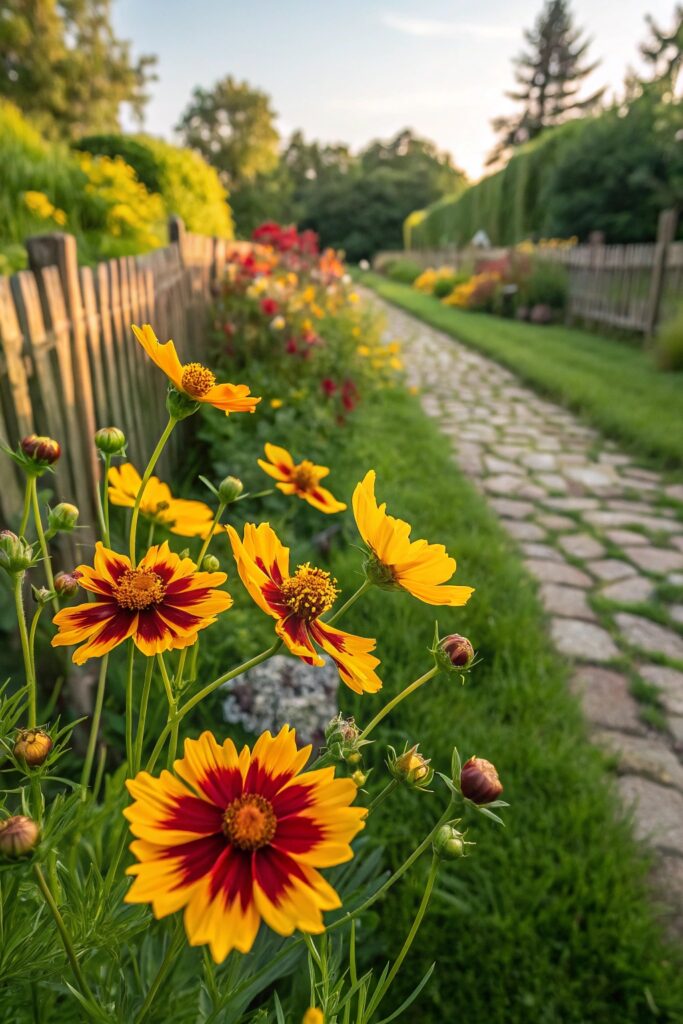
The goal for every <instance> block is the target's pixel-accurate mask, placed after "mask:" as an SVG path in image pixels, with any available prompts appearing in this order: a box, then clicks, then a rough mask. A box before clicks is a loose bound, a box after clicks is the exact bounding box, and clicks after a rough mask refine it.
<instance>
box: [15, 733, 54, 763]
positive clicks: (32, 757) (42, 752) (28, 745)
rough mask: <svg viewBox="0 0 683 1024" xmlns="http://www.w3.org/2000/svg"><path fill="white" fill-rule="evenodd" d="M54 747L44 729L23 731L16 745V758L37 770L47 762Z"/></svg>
mask: <svg viewBox="0 0 683 1024" xmlns="http://www.w3.org/2000/svg"><path fill="white" fill-rule="evenodd" d="M52 746H53V744H52V739H51V737H50V736H49V735H48V734H47V733H46V732H45V731H44V730H43V729H22V730H21V731H20V732H19V735H18V736H17V739H16V742H15V744H14V756H15V757H16V758H17V759H18V760H20V761H25V762H26V764H27V765H29V766H30V767H31V768H37V767H38V766H39V765H41V764H43V763H44V762H45V761H46V760H47V756H48V754H49V753H50V751H51V750H52Z"/></svg>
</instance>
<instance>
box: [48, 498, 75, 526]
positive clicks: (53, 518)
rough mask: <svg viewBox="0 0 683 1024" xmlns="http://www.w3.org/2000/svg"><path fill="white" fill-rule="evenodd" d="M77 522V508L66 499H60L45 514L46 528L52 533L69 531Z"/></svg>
mask: <svg viewBox="0 0 683 1024" xmlns="http://www.w3.org/2000/svg"><path fill="white" fill-rule="evenodd" d="M77 522H78V509H77V508H76V506H75V505H70V504H69V502H68V501H60V503H59V505H55V507H54V508H51V509H50V511H49V512H48V515H47V526H48V530H50V531H51V532H52V533H60V532H61V533H71V531H72V530H73V528H74V526H75V525H76V523H77Z"/></svg>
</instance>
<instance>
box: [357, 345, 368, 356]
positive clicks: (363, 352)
mask: <svg viewBox="0 0 683 1024" xmlns="http://www.w3.org/2000/svg"><path fill="white" fill-rule="evenodd" d="M356 352H357V353H358V355H359V356H363V357H365V356H369V355H370V349H369V348H368V346H367V345H359V346H358V348H357V349H356Z"/></svg>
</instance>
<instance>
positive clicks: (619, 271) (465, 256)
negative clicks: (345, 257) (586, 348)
mask: <svg viewBox="0 0 683 1024" xmlns="http://www.w3.org/2000/svg"><path fill="white" fill-rule="evenodd" d="M676 224H677V214H676V211H673V210H665V211H664V212H663V213H662V214H661V215H660V218H659V226H658V232H657V241H656V242H655V243H650V244H645V245H605V244H603V240H602V238H601V237H600V235H599V234H598V233H596V234H595V235H594V236H593V237H592V240H591V242H590V243H589V244H587V245H577V246H575V247H574V248H568V249H561V248H556V249H554V248H545V249H539V250H537V254H538V256H540V257H541V258H543V259H547V260H552V261H553V262H556V263H561V264H562V265H563V266H564V267H565V268H566V270H567V277H568V292H569V301H568V306H567V318H568V319H569V320H574V319H576V320H581V321H582V322H584V323H587V324H589V325H595V326H598V327H599V326H605V327H611V328H617V329H619V330H626V331H633V332H635V333H638V334H642V335H644V336H645V337H651V336H652V335H653V334H654V333H655V331H656V329H657V326H658V325H659V324H661V323H662V322H664V321H665V320H666V319H668V318H669V317H670V316H671V315H672V314H673V312H674V311H675V309H676V306H677V304H678V303H680V302H681V300H683V242H675V241H673V239H674V238H675V234H676ZM513 251H514V250H506V249H490V250H481V249H473V248H469V249H460V250H458V249H454V248H447V249H440V250H434V249H417V250H410V251H396V252H391V253H389V252H383V253H378V254H377V256H376V257H375V259H374V261H373V267H374V268H375V269H378V270H381V269H382V268H383V267H384V266H386V265H387V263H388V262H389V261H390V260H391V259H410V260H414V261H415V262H416V263H418V265H419V266H422V267H427V266H431V267H434V266H441V265H447V266H452V267H454V268H455V269H456V270H461V269H469V268H476V266H477V265H481V263H482V262H485V261H488V260H498V259H500V258H501V257H502V256H505V255H506V254H508V253H511V252H513Z"/></svg>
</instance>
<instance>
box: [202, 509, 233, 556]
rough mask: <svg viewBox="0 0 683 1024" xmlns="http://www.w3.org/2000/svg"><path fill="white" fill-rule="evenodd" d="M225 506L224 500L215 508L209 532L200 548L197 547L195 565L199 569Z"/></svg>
mask: <svg viewBox="0 0 683 1024" xmlns="http://www.w3.org/2000/svg"><path fill="white" fill-rule="evenodd" d="M226 508H227V505H226V504H225V503H224V502H221V503H220V504H219V506H218V508H217V509H216V515H215V516H214V517H213V522H212V523H211V529H210V530H209V532H208V533H207V535H206V537H205V538H204V543H203V544H202V546H201V548H200V549H199V554H198V555H197V567H198V568H199V569H201V567H202V559H203V558H204V555H205V554H206V552H207V551H208V550H209V544H210V543H211V541H212V540H213V535H214V531H215V529H216V527H217V526H218V524H219V522H220V518H221V516H222V515H223V513H224V512H225V509H226Z"/></svg>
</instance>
